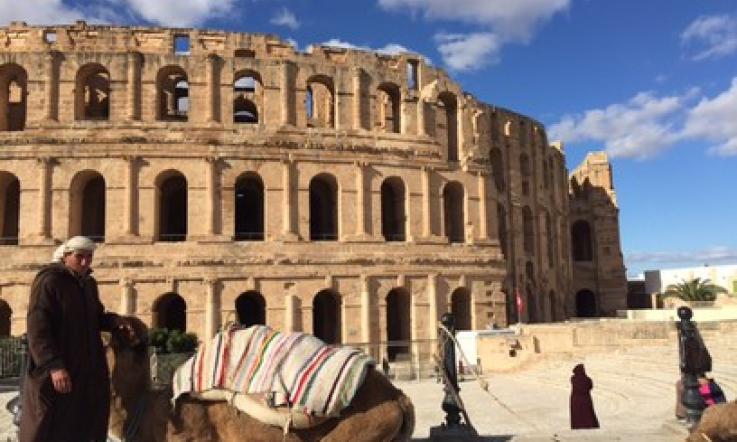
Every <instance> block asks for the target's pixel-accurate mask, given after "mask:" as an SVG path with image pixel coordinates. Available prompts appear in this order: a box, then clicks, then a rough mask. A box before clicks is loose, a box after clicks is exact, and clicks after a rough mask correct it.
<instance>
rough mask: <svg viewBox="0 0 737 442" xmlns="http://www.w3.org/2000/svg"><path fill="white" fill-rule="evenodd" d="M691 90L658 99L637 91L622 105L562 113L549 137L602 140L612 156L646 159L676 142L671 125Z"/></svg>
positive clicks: (674, 131)
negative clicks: (582, 111) (575, 113)
mask: <svg viewBox="0 0 737 442" xmlns="http://www.w3.org/2000/svg"><path fill="white" fill-rule="evenodd" d="M692 93H693V92H691V93H689V94H686V95H684V96H680V97H679V96H671V97H663V98H658V97H656V96H654V95H653V94H652V93H650V92H641V93H639V94H637V95H635V96H634V97H633V98H632V99H630V100H629V101H628V102H627V103H624V104H612V105H609V106H607V107H606V108H603V109H592V110H587V111H586V112H584V113H583V114H579V115H566V116H564V117H563V118H562V119H561V120H560V121H559V122H558V123H556V124H553V125H552V126H551V127H550V130H549V132H550V138H551V139H561V140H563V141H566V142H574V143H575V142H581V141H596V142H602V143H603V144H604V146H605V148H606V151H607V152H608V153H609V154H610V155H611V156H612V157H632V158H640V159H643V158H647V157H650V156H653V155H655V154H656V153H658V152H660V151H662V150H664V149H665V148H667V147H670V145H672V144H673V143H675V142H676V141H678V139H679V138H680V135H679V133H678V130H677V129H676V128H674V126H675V123H676V121H677V118H678V116H679V112H682V109H683V104H684V101H685V100H687V99H688V98H689V97H690V96H691V95H692Z"/></svg>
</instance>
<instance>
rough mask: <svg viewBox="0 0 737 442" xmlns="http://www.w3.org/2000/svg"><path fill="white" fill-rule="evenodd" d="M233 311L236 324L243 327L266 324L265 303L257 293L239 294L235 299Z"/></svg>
mask: <svg viewBox="0 0 737 442" xmlns="http://www.w3.org/2000/svg"><path fill="white" fill-rule="evenodd" d="M235 311H236V314H237V316H238V322H239V323H240V324H241V325H243V326H245V327H250V326H252V325H257V324H261V325H264V324H266V301H265V300H264V297H263V296H262V295H261V293H259V292H257V291H248V292H244V293H241V294H240V295H239V296H238V297H237V298H236V299H235Z"/></svg>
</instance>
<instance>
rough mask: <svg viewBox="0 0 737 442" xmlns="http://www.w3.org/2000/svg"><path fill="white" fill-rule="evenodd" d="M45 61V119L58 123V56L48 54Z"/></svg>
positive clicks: (52, 53) (51, 53)
mask: <svg viewBox="0 0 737 442" xmlns="http://www.w3.org/2000/svg"><path fill="white" fill-rule="evenodd" d="M45 61H46V66H45V67H44V75H45V77H46V78H45V83H44V99H45V102H44V118H45V119H46V120H47V121H56V120H57V118H58V115H57V112H56V87H57V83H58V79H57V78H56V54H55V53H54V52H53V51H51V52H47V53H46V56H45Z"/></svg>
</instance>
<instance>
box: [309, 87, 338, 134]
mask: <svg viewBox="0 0 737 442" xmlns="http://www.w3.org/2000/svg"><path fill="white" fill-rule="evenodd" d="M333 90H334V89H333V81H332V79H330V78H328V77H325V76H322V75H318V76H315V77H311V78H310V79H309V80H307V88H306V91H307V92H306V97H305V111H306V120H307V127H317V128H332V127H335V98H334V95H335V94H334V92H333Z"/></svg>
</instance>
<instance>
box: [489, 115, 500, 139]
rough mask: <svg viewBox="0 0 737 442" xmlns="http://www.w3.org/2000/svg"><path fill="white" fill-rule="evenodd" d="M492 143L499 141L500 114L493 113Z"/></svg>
mask: <svg viewBox="0 0 737 442" xmlns="http://www.w3.org/2000/svg"><path fill="white" fill-rule="evenodd" d="M491 141H493V142H496V141H499V114H497V113H496V111H494V112H492V113H491Z"/></svg>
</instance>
